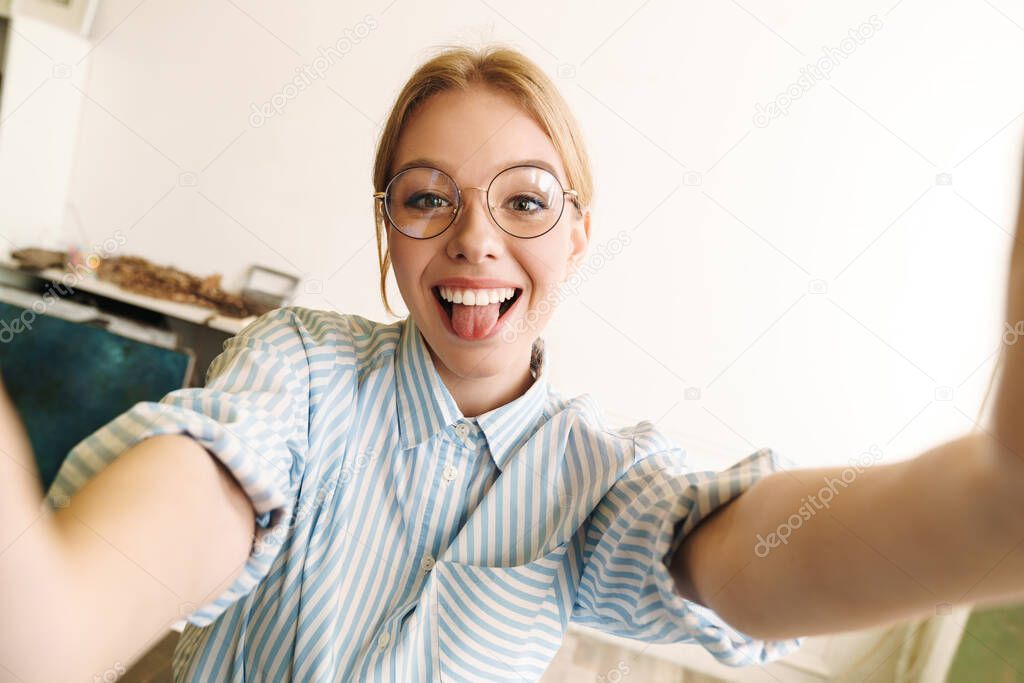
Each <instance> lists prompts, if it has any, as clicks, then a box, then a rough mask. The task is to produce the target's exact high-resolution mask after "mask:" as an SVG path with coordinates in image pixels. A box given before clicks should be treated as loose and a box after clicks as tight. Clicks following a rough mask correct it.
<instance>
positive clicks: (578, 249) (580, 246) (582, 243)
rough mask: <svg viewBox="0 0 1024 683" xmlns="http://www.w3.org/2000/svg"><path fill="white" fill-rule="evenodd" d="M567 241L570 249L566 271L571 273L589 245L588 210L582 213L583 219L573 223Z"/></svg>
mask: <svg viewBox="0 0 1024 683" xmlns="http://www.w3.org/2000/svg"><path fill="white" fill-rule="evenodd" d="M569 239H570V240H571V241H572V249H571V251H570V252H569V263H568V266H569V267H568V271H569V273H572V271H574V270H575V269H576V266H578V265H579V262H580V261H582V260H583V257H584V256H586V253H587V247H588V246H589V245H590V209H587V210H586V211H584V212H583V217H582V218H581V219H580V220H578V221H576V222H575V224H574V225H573V227H572V234H571V235H570V237H569Z"/></svg>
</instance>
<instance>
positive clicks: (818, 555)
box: [672, 435, 1024, 638]
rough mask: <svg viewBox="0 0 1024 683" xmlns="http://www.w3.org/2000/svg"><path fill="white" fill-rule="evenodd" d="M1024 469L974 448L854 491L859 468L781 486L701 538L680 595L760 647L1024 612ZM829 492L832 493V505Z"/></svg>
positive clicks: (977, 443) (940, 454) (876, 476)
mask: <svg viewBox="0 0 1024 683" xmlns="http://www.w3.org/2000/svg"><path fill="white" fill-rule="evenodd" d="M1021 469H1022V468H1021V466H1020V460H1017V459H1014V460H1013V461H1011V460H1010V459H1009V456H1007V455H1000V454H998V453H996V452H995V450H994V449H992V448H991V442H990V440H989V439H988V438H987V437H985V436H982V435H970V436H966V437H963V438H961V439H957V440H955V441H952V442H949V443H947V444H944V445H942V446H940V447H938V448H935V449H933V450H931V451H929V452H927V453H925V454H924V455H922V456H920V457H918V458H914V459H912V460H908V461H905V462H901V463H897V464H893V465H884V466H874V467H869V468H866V469H860V471H859V472H856V476H855V477H852V478H851V476H850V472H851V471H854V470H853V468H823V469H809V470H793V471H789V472H780V473H777V474H773V475H771V476H769V477H766V478H765V479H763V480H762V481H760V482H758V483H757V484H755V485H754V486H752V487H751V488H750V489H749V490H748V491H747V492H745V493H744V494H743V495H741V496H740V497H739V498H737V499H736V500H735V501H734V502H732V503H731V504H729V505H728V506H726V507H725V508H724V509H722V510H721V511H720V513H718V514H716V515H715V516H713V517H712V518H710V519H708V520H707V521H706V522H705V523H703V524H701V525H700V526H698V527H697V529H695V530H694V532H693V534H691V536H690V538H689V539H687V541H686V542H685V543H684V544H683V546H682V548H681V549H680V552H679V553H678V554H677V556H676V558H675V561H674V563H673V567H672V571H673V574H674V575H675V576H677V577H679V578H680V579H681V580H680V582H679V585H680V587H681V590H690V591H692V597H694V598H695V599H697V600H699V601H701V602H703V603H704V604H706V605H707V606H709V607H711V608H712V609H714V610H715V611H716V612H718V613H719V614H720V615H721V616H722V617H723V618H724V619H726V621H728V622H730V623H732V624H733V625H734V626H736V627H737V628H739V629H740V630H742V631H744V632H746V633H748V634H749V635H754V636H761V637H774V638H783V637H793V636H800V635H813V634H817V633H827V632H837V631H845V630H851V629H856V628H863V627H866V626H869V625H876V624H881V623H888V622H893V621H898V620H903V619H907V618H912V617H914V616H918V615H925V614H935V612H936V608H937V606H940V605H942V604H943V603H949V604H957V603H964V602H992V601H1006V600H1011V599H1014V598H1019V599H1024V549H1022V547H1021V546H1020V543H1021V541H1024V510H1022V509H1021V506H1020V505H1019V504H1018V503H1016V502H1015V501H1016V500H1017V498H1018V496H1017V495H1016V494H1015V487H1013V486H1012V485H1011V484H1012V482H1013V481H1014V480H1016V481H1021V474H1020V471H1021ZM844 470H845V479H844ZM830 481H831V482H832V484H831V486H829V483H828V482H830ZM847 482H848V483H847ZM823 488H830V489H833V490H834V491H835V493H834V494H833V495H831V496H827V497H828V498H830V500H829V501H828V504H827V505H824V504H822V500H823V498H824V497H822V496H821V495H820V494H821V492H822V490H823ZM812 496H813V497H814V500H816V501H817V504H814V503H812V502H811V500H812V499H811V497H812ZM780 532H781V533H780ZM773 534H774V536H772V535H773ZM782 536H787V538H786V541H785V542H784V543H783V542H782V541H781V538H782ZM769 539H773V540H774V541H775V542H774V545H775V547H771V546H772V545H773V543H772V542H771V540H769ZM687 577H688V578H687ZM688 582H689V584H690V585H687V584H688Z"/></svg>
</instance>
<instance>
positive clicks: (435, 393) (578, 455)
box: [48, 307, 802, 683]
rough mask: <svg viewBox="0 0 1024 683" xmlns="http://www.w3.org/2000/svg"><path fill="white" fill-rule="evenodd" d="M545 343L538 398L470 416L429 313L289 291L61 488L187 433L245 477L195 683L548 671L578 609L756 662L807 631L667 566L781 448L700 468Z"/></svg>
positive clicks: (532, 394) (507, 677) (106, 441)
mask: <svg viewBox="0 0 1024 683" xmlns="http://www.w3.org/2000/svg"><path fill="white" fill-rule="evenodd" d="M532 360H533V363H532V371H533V374H534V377H535V380H534V383H533V384H532V386H531V387H530V389H529V390H528V391H526V393H525V394H523V395H522V396H520V397H519V398H517V399H515V400H514V401H512V402H511V403H508V404H506V405H504V406H501V407H499V408H497V409H495V410H492V411H490V412H488V413H485V414H483V415H480V416H478V417H471V418H466V417H464V416H463V415H462V413H461V412H460V411H459V408H458V406H457V405H456V404H455V402H454V400H453V399H452V396H451V394H450V393H449V392H448V390H447V388H446V386H445V385H444V383H443V382H442V381H441V379H440V376H439V375H438V374H437V371H436V370H435V368H434V366H433V363H432V361H431V359H430V355H429V351H428V349H427V347H426V344H425V341H424V340H423V337H422V335H421V334H420V332H419V330H418V329H417V327H416V325H415V323H414V322H413V320H412V319H411V318H409V317H407V318H405V319H404V320H400V321H398V322H395V323H390V324H384V323H379V322H374V321H370V320H367V319H365V318H363V317H360V316H357V315H341V314H337V313H331V312H326V311H316V310H310V309H306V308H300V307H289V308H281V309H278V310H276V311H272V312H270V313H267V314H266V315H263V316H262V317H260V318H259V319H257V320H256V321H255V322H253V323H252V324H251V325H249V326H248V327H247V328H246V329H245V330H243V331H242V332H241V333H239V334H238V335H237V336H235V337H233V338H232V339H230V340H228V341H227V342H225V345H224V352H223V353H222V354H221V355H220V356H218V357H217V359H216V360H215V361H214V363H213V364H212V365H211V367H210V370H209V373H208V376H207V386H206V387H204V388H193V389H181V390H178V391H174V392H172V393H170V394H168V395H167V396H166V397H164V398H163V399H162V400H161V401H160V402H158V403H157V402H146V403H138V404H136V405H135V406H134V407H133V408H132V409H131V410H129V411H128V412H126V413H124V414H123V415H121V416H119V417H118V418H116V419H115V420H113V421H111V422H110V423H109V424H107V425H106V426H104V427H103V428H101V429H100V430H98V431H97V432H96V433H95V434H93V435H91V436H90V437H88V438H87V439H85V440H83V441H82V442H81V443H79V444H78V445H77V446H76V447H75V448H74V449H73V450H72V451H71V453H70V454H69V456H68V459H67V460H66V462H65V463H64V465H63V466H62V468H61V470H60V472H59V474H58V477H57V479H56V481H55V482H54V484H53V486H52V487H51V489H50V491H49V492H48V493H49V500H50V502H51V504H56V501H57V500H59V497H60V496H68V495H71V494H72V493H73V492H74V491H75V490H77V489H78V488H79V487H80V486H82V484H83V483H84V482H85V481H86V480H88V479H89V478H90V477H91V476H93V475H95V474H96V472H97V471H99V470H100V469H102V468H103V467H104V466H105V465H106V464H108V463H109V462H110V461H111V460H112V459H113V458H115V457H116V456H117V455H118V454H119V453H121V452H123V451H124V450H125V449H127V448H128V447H129V446H131V445H132V444H134V443H136V442H138V441H140V440H141V439H144V438H147V437H150V436H154V435H157V434H166V433H187V434H189V435H191V436H192V437H193V438H195V439H196V440H197V441H198V442H199V443H201V444H202V445H203V446H204V447H205V448H206V449H207V450H208V451H209V452H210V453H212V454H213V455H214V456H216V457H217V458H219V459H220V460H221V461H222V462H223V463H224V464H225V465H226V466H227V468H228V469H229V470H230V471H231V472H232V473H233V474H234V476H235V477H236V479H237V480H238V481H239V483H240V484H241V486H242V488H243V489H244V491H245V493H246V494H247V495H248V497H249V498H250V499H251V501H252V505H253V508H254V509H255V511H256V515H257V534H256V538H255V539H254V542H253V547H252V552H251V554H250V556H249V558H248V560H247V562H246V564H245V566H244V568H243V570H242V571H241V574H240V575H239V576H238V578H237V579H236V580H235V581H234V583H233V585H231V587H230V588H229V589H228V590H227V591H226V592H224V593H223V594H222V595H219V596H210V597H211V599H210V601H209V602H207V603H206V604H203V605H201V606H198V608H192V607H190V606H186V610H187V611H188V612H189V614H188V624H187V626H186V628H185V632H184V634H183V635H182V638H181V640H180V642H179V645H178V648H177V650H176V652H175V657H174V668H175V680H178V681H203V682H204V683H205V682H207V681H237V682H241V681H284V680H297V681H360V682H362V681H403V682H404V681H438V680H445V681H474V682H479V681H524V680H525V681H533V680H536V679H537V678H539V677H540V676H541V674H542V673H543V672H544V670H545V668H546V667H547V665H548V663H549V662H550V660H551V659H552V657H553V656H554V655H555V653H556V652H557V650H558V648H559V645H560V643H561V641H562V638H563V635H564V634H565V631H566V628H567V626H568V623H569V621H570V619H571V620H573V621H575V622H577V623H580V624H585V625H588V626H592V627H595V628H598V629H601V630H603V631H606V632H609V633H614V634H618V635H622V636H627V637H630V638H635V639H639V640H643V641H648V642H652V643H673V642H696V643H699V644H700V645H702V646H703V647H705V648H707V649H708V650H709V651H710V652H711V653H712V654H714V656H715V657H717V658H718V659H719V660H720V661H722V662H725V663H727V664H731V665H736V666H739V665H745V664H754V663H765V662H768V661H772V660H774V659H777V658H779V657H781V656H783V655H785V654H788V653H789V652H791V651H792V650H794V649H795V648H797V647H798V646H799V645H800V644H801V643H802V639H795V640H785V641H767V642H766V641H761V640H755V639H751V638H748V637H746V636H745V635H743V634H741V633H739V632H737V631H736V630H734V629H732V628H730V627H729V626H728V625H727V624H726V623H725V622H724V621H723V620H722V619H721V618H719V617H718V616H717V615H716V614H715V613H714V612H712V611H711V610H709V609H707V608H704V607H702V606H700V605H698V604H696V603H693V602H689V601H687V600H684V599H683V598H681V597H680V596H679V595H678V593H676V592H675V589H674V584H673V581H672V579H671V577H670V576H669V573H668V570H667V567H666V559H665V558H666V557H667V556H670V554H671V553H672V552H673V551H674V550H675V549H676V548H677V547H678V546H679V544H680V543H681V542H682V539H683V538H684V537H685V536H686V534H687V533H689V532H690V531H691V530H692V529H693V528H694V526H695V525H696V524H697V523H698V522H699V521H700V520H701V519H702V518H704V517H706V516H707V515H708V514H709V513H711V512H712V511H713V510H714V509H715V508H716V507H718V506H720V505H722V504H724V503H725V502H727V501H728V500H730V499H732V498H734V497H735V496H737V495H738V494H739V493H740V492H742V491H743V490H744V489H746V488H747V487H749V486H750V485H751V484H752V483H753V482H754V481H756V480H757V479H759V478H760V477H762V476H763V475H765V474H767V473H769V472H771V471H773V470H774V469H776V468H777V467H778V463H777V461H776V458H775V456H774V454H773V453H772V451H771V450H769V449H764V450H760V451H758V452H756V453H754V454H752V455H749V456H748V457H746V458H744V459H743V460H741V461H740V462H738V463H737V464H736V465H734V466H733V467H731V468H729V469H727V470H725V471H723V472H717V473H716V472H692V471H691V470H690V468H689V467H688V465H687V458H686V454H685V452H684V451H683V450H682V449H681V448H679V447H677V446H675V445H674V444H673V443H671V441H670V440H668V439H667V438H666V437H665V436H664V435H663V434H661V433H660V432H659V431H658V430H657V429H656V428H655V426H654V425H653V424H652V423H650V422H647V421H643V422H640V423H638V424H637V425H635V426H633V427H630V428H626V429H612V428H609V427H608V426H606V425H605V424H604V423H603V421H602V417H601V415H600V413H599V410H598V406H597V405H596V403H595V402H594V400H593V399H592V398H591V397H590V395H589V394H584V395H582V396H579V397H576V398H573V399H569V400H566V399H563V398H562V397H561V396H560V395H559V394H558V393H557V392H556V391H555V390H554V389H553V388H552V387H551V386H549V384H548V378H547V373H546V371H545V368H546V361H545V354H544V345H543V338H541V339H538V340H537V342H536V343H535V345H534V349H533V359H532ZM197 561H202V560H201V558H197Z"/></svg>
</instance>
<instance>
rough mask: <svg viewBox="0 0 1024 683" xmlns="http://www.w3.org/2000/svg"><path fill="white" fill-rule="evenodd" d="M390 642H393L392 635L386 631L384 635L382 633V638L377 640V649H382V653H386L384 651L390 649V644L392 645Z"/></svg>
mask: <svg viewBox="0 0 1024 683" xmlns="http://www.w3.org/2000/svg"><path fill="white" fill-rule="evenodd" d="M390 642H391V634H390V633H388V632H387V631H384V633H381V634H380V637H379V638H377V648H378V649H380V650H381V651H384V650H386V649H388V643H390Z"/></svg>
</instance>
